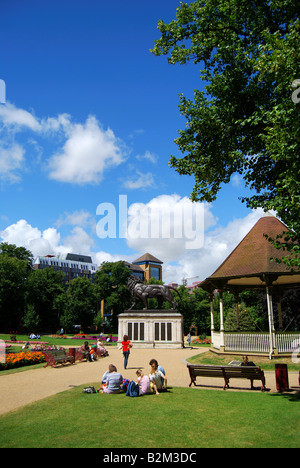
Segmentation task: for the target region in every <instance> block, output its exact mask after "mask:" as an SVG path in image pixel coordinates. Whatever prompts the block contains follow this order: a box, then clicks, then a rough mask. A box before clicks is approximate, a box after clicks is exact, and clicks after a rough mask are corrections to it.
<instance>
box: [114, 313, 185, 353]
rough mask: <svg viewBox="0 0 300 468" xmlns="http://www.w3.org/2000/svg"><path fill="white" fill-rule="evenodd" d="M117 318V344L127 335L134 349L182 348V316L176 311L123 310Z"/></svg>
mask: <svg viewBox="0 0 300 468" xmlns="http://www.w3.org/2000/svg"><path fill="white" fill-rule="evenodd" d="M118 318H119V336H118V342H121V341H122V340H123V336H124V335H128V337H129V339H130V341H131V342H132V343H133V345H134V348H135V349H138V348H157V349H159V348H161V349H162V348H167V349H178V348H183V316H182V315H181V314H179V313H178V312H177V311H176V310H158V309H147V310H125V311H124V313H122V314H119V315H118Z"/></svg>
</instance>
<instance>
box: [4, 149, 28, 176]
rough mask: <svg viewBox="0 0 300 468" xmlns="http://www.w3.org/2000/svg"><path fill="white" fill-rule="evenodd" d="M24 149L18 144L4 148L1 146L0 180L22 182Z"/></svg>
mask: <svg viewBox="0 0 300 468" xmlns="http://www.w3.org/2000/svg"><path fill="white" fill-rule="evenodd" d="M24 153H25V151H24V149H23V148H22V146H20V145H18V144H17V143H14V144H12V145H11V146H6V147H4V145H3V144H0V180H2V181H6V182H10V183H14V182H18V181H19V180H20V176H19V171H20V170H21V169H22V167H23V164H24Z"/></svg>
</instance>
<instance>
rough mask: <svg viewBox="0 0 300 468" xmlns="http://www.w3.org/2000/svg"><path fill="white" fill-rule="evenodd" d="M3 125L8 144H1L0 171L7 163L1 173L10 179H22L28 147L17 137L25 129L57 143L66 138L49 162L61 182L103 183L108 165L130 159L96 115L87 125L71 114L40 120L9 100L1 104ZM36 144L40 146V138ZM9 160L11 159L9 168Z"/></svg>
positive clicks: (3, 137) (2, 130)
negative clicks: (72, 117) (17, 140)
mask: <svg viewBox="0 0 300 468" xmlns="http://www.w3.org/2000/svg"><path fill="white" fill-rule="evenodd" d="M0 124H1V125H0V132H1V138H2V141H5V142H6V147H4V145H3V143H2V145H1V146H2V148H3V149H1V152H2V154H1V155H0V170H1V169H2V167H1V166H4V169H5V170H2V171H1V172H2V178H4V176H5V178H6V180H10V181H17V180H18V179H19V176H18V175H17V173H16V170H17V169H20V168H21V164H20V163H19V160H20V156H22V158H21V159H22V162H24V154H25V149H24V148H23V147H22V146H21V145H20V144H16V143H15V141H14V139H15V137H16V134H17V133H18V132H21V131H25V130H27V131H28V130H30V131H32V132H33V133H34V134H35V135H36V136H37V135H39V136H40V137H51V139H52V141H54V142H56V144H57V142H58V141H59V142H60V143H61V141H63V146H62V147H61V149H60V150H57V151H56V152H55V153H54V154H53V155H52V156H50V158H49V160H48V164H47V170H48V173H49V178H50V179H54V180H57V181H60V182H67V183H74V184H96V183H99V182H100V181H101V180H102V177H103V173H104V171H105V170H106V169H107V168H109V167H116V166H119V165H120V164H121V163H122V162H124V161H125V159H126V155H125V153H126V152H125V150H124V146H125V145H124V144H123V143H122V142H121V140H120V139H118V138H117V137H116V136H115V134H114V132H113V131H112V130H111V129H110V128H108V129H107V130H105V129H103V128H102V127H101V125H100V124H99V122H98V121H97V119H96V118H95V117H94V116H89V117H88V118H87V120H86V122H85V123H83V124H80V123H77V124H76V123H72V120H71V116H70V115H69V114H59V115H58V116H57V117H48V118H44V119H39V118H37V117H35V115H34V114H33V113H31V112H28V111H26V110H24V109H19V108H17V107H16V106H14V105H13V104H11V103H7V104H6V105H5V106H0ZM28 141H29V140H28ZM31 141H32V138H31ZM34 141H35V140H34ZM35 144H36V145H38V143H37V142H36V141H35ZM5 148H6V149H5ZM39 148H40V149H41V146H40V147H39ZM9 159H11V162H10V166H9V167H7V166H8V160H9ZM17 163H18V164H17Z"/></svg>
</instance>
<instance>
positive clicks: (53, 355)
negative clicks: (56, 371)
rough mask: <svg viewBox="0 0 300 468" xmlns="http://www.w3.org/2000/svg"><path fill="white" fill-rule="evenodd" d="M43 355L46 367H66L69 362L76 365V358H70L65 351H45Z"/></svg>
mask: <svg viewBox="0 0 300 468" xmlns="http://www.w3.org/2000/svg"><path fill="white" fill-rule="evenodd" d="M43 354H44V356H45V359H46V365H45V366H44V367H47V366H51V367H54V366H56V364H62V365H64V364H66V363H67V362H70V363H71V364H74V362H75V359H74V356H68V355H67V353H66V351H65V350H64V349H52V350H51V351H43Z"/></svg>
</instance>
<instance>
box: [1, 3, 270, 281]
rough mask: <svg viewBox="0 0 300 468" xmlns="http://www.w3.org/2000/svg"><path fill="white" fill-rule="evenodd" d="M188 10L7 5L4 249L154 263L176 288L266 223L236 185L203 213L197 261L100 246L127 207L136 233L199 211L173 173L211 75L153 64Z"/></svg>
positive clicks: (159, 243)
mask: <svg viewBox="0 0 300 468" xmlns="http://www.w3.org/2000/svg"><path fill="white" fill-rule="evenodd" d="M178 5H179V2H177V0H164V1H157V0H153V1H152V2H141V1H137V0H131V1H130V2H124V1H121V0H115V1H112V2H104V1H102V0H97V1H96V0H84V1H83V0H72V1H69V0H59V1H58V0H51V1H50V0H43V1H40V0H27V1H26V2H24V1H22V0H1V4H0V17H1V29H0V79H2V80H4V81H5V84H6V103H5V104H0V240H1V241H6V242H11V243H15V244H18V245H24V246H25V247H27V248H30V249H31V250H32V251H33V253H34V255H38V254H46V253H55V254H58V253H66V252H67V251H72V252H74V253H83V254H90V255H92V257H93V260H94V261H95V262H96V263H98V264H101V262H102V261H110V260H112V261H114V260H118V259H125V260H128V261H132V260H134V259H136V258H138V257H139V256H140V255H142V254H144V253H145V252H150V253H152V254H153V255H155V256H157V257H159V258H160V259H161V260H163V261H164V280H165V281H166V282H170V281H177V282H181V279H182V278H184V277H185V278H187V277H188V278H190V277H195V276H198V277H199V280H201V279H205V277H207V276H209V275H210V274H211V273H213V271H214V270H215V269H216V268H217V267H218V266H219V263H220V262H221V261H223V260H224V258H226V256H227V255H228V254H229V253H230V252H231V250H232V248H234V247H235V246H236V245H237V243H238V242H239V241H240V240H241V239H242V237H244V235H246V233H247V232H248V231H249V229H250V228H251V227H252V226H253V225H254V223H255V222H256V221H257V219H258V218H259V217H260V216H261V215H262V213H261V211H257V212H252V211H250V210H248V209H247V208H246V207H245V205H243V204H242V203H241V202H240V201H239V199H238V197H239V196H241V195H242V194H244V193H245V189H244V188H243V184H242V182H241V180H240V179H239V178H238V177H234V178H233V180H232V182H231V183H230V184H229V185H228V186H226V187H224V189H223V190H222V191H221V192H220V195H219V197H218V200H217V201H216V202H214V203H213V204H211V205H205V207H203V208H204V213H205V217H204V219H205V224H204V226H202V229H204V230H205V232H204V241H203V245H201V246H200V247H199V248H197V249H186V248H185V247H186V243H185V239H176V240H174V239H173V240H172V239H165V238H157V237H156V238H151V236H149V238H147V239H145V238H143V239H141V238H138V239H136V238H134V236H133V237H132V238H130V237H128V238H127V239H126V238H125V239H124V238H119V236H118V235H117V236H116V237H114V238H106V239H103V238H99V236H98V235H97V224H98V223H99V221H101V219H102V220H103V216H102V217H101V216H99V215H97V214H96V212H97V207H98V205H102V204H103V203H109V204H111V205H112V206H114V207H115V210H116V213H117V215H118V203H119V196H120V195H126V197H127V206H128V215H129V217H128V223H129V222H137V219H136V217H137V216H141V215H142V213H145V209H146V208H148V211H147V213H148V214H149V213H150V215H149V216H151V213H152V214H153V213H154V212H155V210H156V212H159V211H160V209H161V213H165V211H164V210H167V209H168V207H169V209H171V210H176V207H178V206H179V205H180V206H182V207H187V206H189V204H190V202H189V200H188V197H189V195H190V193H191V191H192V188H193V184H194V180H193V178H192V177H183V176H179V175H178V174H177V173H176V172H175V171H174V170H173V169H171V168H170V167H169V166H168V162H169V159H170V155H175V156H180V154H179V152H178V150H177V147H176V145H175V143H174V139H175V138H176V136H177V134H178V133H177V132H178V130H179V129H181V128H184V126H185V121H184V118H183V117H182V116H181V115H180V113H179V109H178V104H179V94H180V93H182V94H184V95H185V96H186V97H190V98H192V97H193V90H194V89H196V88H199V87H202V86H203V83H202V82H201V81H200V78H199V76H200V68H199V67H198V66H196V65H194V64H189V65H186V66H180V65H177V66H171V65H169V64H168V62H167V58H166V57H155V56H154V55H152V54H151V53H150V52H149V49H150V48H152V47H153V45H154V40H155V39H157V38H159V31H158V30H157V22H158V20H159V19H163V20H164V21H165V22H169V21H171V20H172V19H174V18H175V14H176V8H177V7H178ZM216 138H217V135H216ZM184 209H185V208H183V210H184ZM151 210H152V211H151ZM173 212H175V211H173ZM162 216H164V215H162ZM151 219H152V218H151ZM130 220H131V221H130ZM139 220H140V221H141V219H140V218H139ZM153 222H154V221H153Z"/></svg>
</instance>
